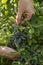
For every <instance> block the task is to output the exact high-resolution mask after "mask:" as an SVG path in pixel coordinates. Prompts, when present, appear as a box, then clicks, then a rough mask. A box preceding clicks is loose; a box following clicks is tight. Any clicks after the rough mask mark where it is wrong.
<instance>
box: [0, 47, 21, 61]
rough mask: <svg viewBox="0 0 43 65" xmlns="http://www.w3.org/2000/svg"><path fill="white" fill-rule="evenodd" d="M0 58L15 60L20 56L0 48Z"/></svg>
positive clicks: (5, 48)
mask: <svg viewBox="0 0 43 65" xmlns="http://www.w3.org/2000/svg"><path fill="white" fill-rule="evenodd" d="M0 57H4V58H8V59H11V60H13V59H14V60H17V59H18V58H19V57H20V54H19V53H18V52H17V51H15V50H14V49H12V48H9V47H6V46H0Z"/></svg>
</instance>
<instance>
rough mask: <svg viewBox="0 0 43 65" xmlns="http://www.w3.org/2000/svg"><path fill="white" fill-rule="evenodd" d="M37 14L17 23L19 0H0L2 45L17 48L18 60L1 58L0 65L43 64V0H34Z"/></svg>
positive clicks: (0, 41) (0, 39)
mask: <svg viewBox="0 0 43 65" xmlns="http://www.w3.org/2000/svg"><path fill="white" fill-rule="evenodd" d="M33 5H34V7H35V9H36V14H35V15H33V16H32V18H31V20H29V21H26V22H25V24H24V25H16V23H15V22H16V14H17V10H18V0H0V46H9V47H11V48H14V49H16V50H17V51H18V52H19V53H20V54H21V58H20V59H18V61H11V60H9V59H5V58H2V57H1V58H0V65H43V0H34V1H33Z"/></svg>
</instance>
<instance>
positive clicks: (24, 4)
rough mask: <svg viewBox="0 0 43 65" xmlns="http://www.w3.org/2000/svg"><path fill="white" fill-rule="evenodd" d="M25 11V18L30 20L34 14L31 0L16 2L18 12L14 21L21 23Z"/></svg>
mask: <svg viewBox="0 0 43 65" xmlns="http://www.w3.org/2000/svg"><path fill="white" fill-rule="evenodd" d="M24 12H25V14H26V18H25V20H30V19H31V17H32V15H33V14H35V9H34V6H33V3H32V0H19V2H18V13H17V16H16V23H17V24H23V23H24V21H23V20H22V14H23V13H24Z"/></svg>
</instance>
